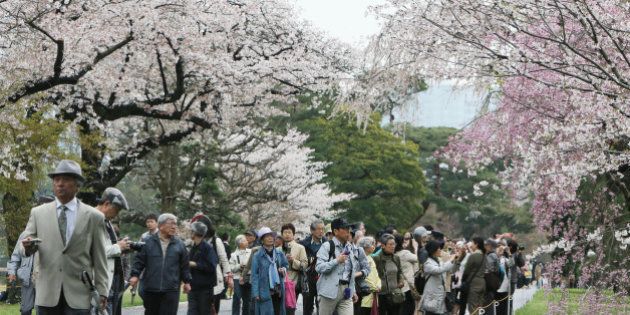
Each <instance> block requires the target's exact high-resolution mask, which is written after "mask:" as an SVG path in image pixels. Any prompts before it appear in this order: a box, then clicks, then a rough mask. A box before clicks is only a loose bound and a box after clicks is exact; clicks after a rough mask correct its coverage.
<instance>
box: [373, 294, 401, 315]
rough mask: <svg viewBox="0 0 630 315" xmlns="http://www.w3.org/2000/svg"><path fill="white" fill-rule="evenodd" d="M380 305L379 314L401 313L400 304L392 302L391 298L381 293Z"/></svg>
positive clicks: (391, 314) (393, 314)
mask: <svg viewBox="0 0 630 315" xmlns="http://www.w3.org/2000/svg"><path fill="white" fill-rule="evenodd" d="M378 301H379V303H380V304H379V305H378V314H379V315H399V314H398V313H399V312H400V305H401V304H394V303H392V300H391V298H388V297H387V296H386V295H381V296H379V297H378Z"/></svg>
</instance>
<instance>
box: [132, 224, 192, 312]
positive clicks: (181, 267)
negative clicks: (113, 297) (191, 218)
mask: <svg viewBox="0 0 630 315" xmlns="http://www.w3.org/2000/svg"><path fill="white" fill-rule="evenodd" d="M158 230H159V232H158V234H157V235H152V236H151V237H149V238H148V239H147V241H146V244H144V246H143V247H142V250H141V251H140V252H139V253H138V254H137V255H136V257H135V260H134V263H133V269H132V270H131V278H130V279H129V283H130V285H131V286H133V287H135V286H136V285H137V284H138V276H140V274H141V273H142V272H143V271H144V272H145V277H144V298H143V305H144V314H145V315H176V314H177V307H178V306H179V288H180V285H181V283H182V282H183V283H184V292H185V293H187V294H188V293H189V292H190V290H191V287H190V282H191V275H190V266H189V258H188V257H189V256H188V251H187V250H186V246H185V245H184V242H183V241H182V240H181V239H179V238H178V237H177V236H176V234H177V217H175V216H174V215H172V214H170V213H163V214H161V215H160V216H159V217H158Z"/></svg>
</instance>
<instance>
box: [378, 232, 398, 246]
mask: <svg viewBox="0 0 630 315" xmlns="http://www.w3.org/2000/svg"><path fill="white" fill-rule="evenodd" d="M390 240H394V241H396V238H395V237H394V235H391V234H389V233H385V234H383V236H381V244H383V245H386V244H387V242H389V241H390Z"/></svg>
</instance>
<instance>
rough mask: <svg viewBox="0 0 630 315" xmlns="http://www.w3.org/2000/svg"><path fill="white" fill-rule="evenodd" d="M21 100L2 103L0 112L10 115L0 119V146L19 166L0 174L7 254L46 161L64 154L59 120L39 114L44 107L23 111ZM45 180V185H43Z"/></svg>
mask: <svg viewBox="0 0 630 315" xmlns="http://www.w3.org/2000/svg"><path fill="white" fill-rule="evenodd" d="M23 105H24V104H22V103H17V104H10V105H7V106H5V107H4V108H3V109H2V110H1V111H0V115H4V116H5V118H6V117H10V118H8V119H3V120H0V130H2V137H0V147H11V148H12V150H13V152H15V156H14V157H13V159H12V163H15V164H19V165H20V166H21V170H23V172H21V173H11V174H0V195H2V198H1V200H2V220H3V222H2V226H3V227H4V230H5V233H6V241H7V247H6V248H7V252H8V253H11V252H12V251H13V247H14V246H15V243H16V242H17V239H18V237H19V235H20V233H21V232H22V231H23V230H24V228H25V226H26V223H27V222H28V217H29V212H30V209H31V208H32V207H33V206H34V205H35V204H36V202H37V200H36V195H35V193H36V192H37V191H38V190H40V188H43V187H40V186H43V185H47V186H46V188H47V189H50V182H48V181H45V180H46V171H47V170H48V166H49V164H50V162H49V161H50V160H52V159H57V158H61V157H64V156H65V153H64V152H63V150H62V148H61V147H60V146H59V145H58V144H59V143H60V141H61V140H62V135H63V132H64V130H65V129H66V125H65V124H64V123H60V122H58V121H56V120H54V119H51V118H50V117H49V116H47V115H45V114H43V113H45V112H46V108H47V106H45V105H44V106H42V110H41V111H40V112H37V113H29V112H27V111H26V109H25V106H23ZM44 183H45V184H44Z"/></svg>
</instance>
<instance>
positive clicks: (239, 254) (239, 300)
mask: <svg viewBox="0 0 630 315" xmlns="http://www.w3.org/2000/svg"><path fill="white" fill-rule="evenodd" d="M234 241H235V243H236V251H234V253H232V257H231V258H230V268H231V270H232V274H233V275H234V296H233V297H232V315H239V314H241V305H242V309H243V314H245V315H247V314H249V296H250V292H251V286H250V284H249V283H245V282H243V283H241V278H242V277H243V274H242V273H243V269H244V268H245V265H246V264H247V261H248V260H249V257H250V256H251V254H252V250H251V249H250V248H248V246H249V242H248V241H247V238H246V237H245V235H238V236H237V237H236V238H235V239H234Z"/></svg>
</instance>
